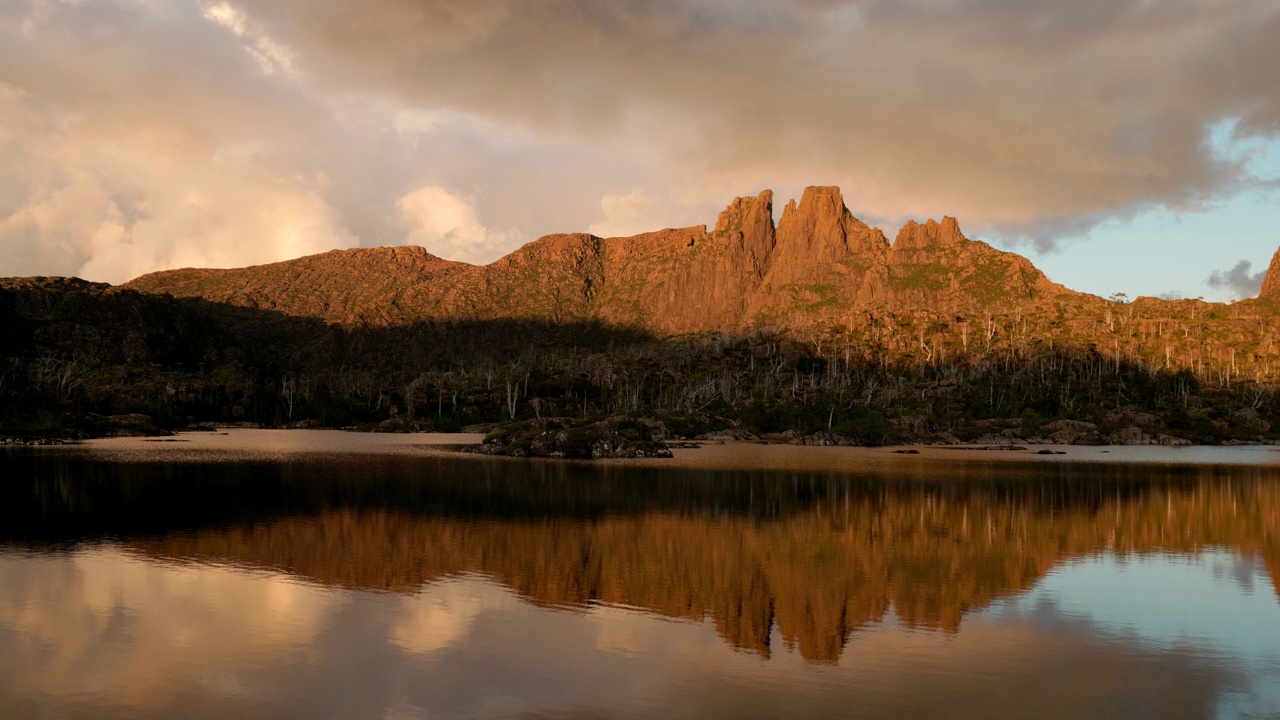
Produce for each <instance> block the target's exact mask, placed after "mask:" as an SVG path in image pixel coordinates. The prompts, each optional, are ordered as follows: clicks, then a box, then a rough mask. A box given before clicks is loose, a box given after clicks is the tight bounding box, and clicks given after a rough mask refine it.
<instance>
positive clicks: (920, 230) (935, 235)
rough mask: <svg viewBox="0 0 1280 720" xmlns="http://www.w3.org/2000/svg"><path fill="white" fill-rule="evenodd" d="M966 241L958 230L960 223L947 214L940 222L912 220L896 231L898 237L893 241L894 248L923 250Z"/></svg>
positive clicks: (955, 244) (956, 244)
mask: <svg viewBox="0 0 1280 720" xmlns="http://www.w3.org/2000/svg"><path fill="white" fill-rule="evenodd" d="M964 242H966V238H965V236H964V234H963V233H961V232H960V223H959V222H957V221H956V219H955V218H953V217H950V216H947V217H944V218H942V222H940V223H939V222H938V221H936V220H930V221H928V222H926V223H925V224H923V225H921V224H920V223H918V222H916V221H914V220H912V221H910V222H908V223H907V224H906V225H903V226H902V229H901V230H899V231H898V238H897V239H896V240H894V241H893V249H894V250H900V249H901V250H923V249H925V248H939V247H951V246H958V245H961V244H963V243H964Z"/></svg>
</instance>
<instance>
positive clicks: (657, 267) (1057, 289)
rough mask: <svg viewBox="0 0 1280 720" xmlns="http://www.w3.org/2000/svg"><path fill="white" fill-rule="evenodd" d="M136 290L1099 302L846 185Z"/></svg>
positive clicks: (716, 315)
mask: <svg viewBox="0 0 1280 720" xmlns="http://www.w3.org/2000/svg"><path fill="white" fill-rule="evenodd" d="M128 286H129V287H131V288H134V289H137V290H140V291H144V292H150V293H170V294H173V295H177V296H196V297H202V298H205V299H207V300H212V301H216V302H225V303H231V304H235V305H242V306H246V307H253V308H260V309H271V310H278V311H280V312H284V313H287V314H290V315H297V316H302V317H314V318H321V319H324V320H326V321H328V322H332V323H339V324H346V325H393V324H398V323H402V322H411V321H417V320H429V319H460V318H480V319H492V318H506V317H514V318H545V319H550V320H555V321H569V320H583V319H591V318H596V319H601V320H606V321H610V322H615V323H620V324H628V325H638V326H642V327H645V328H648V329H652V330H656V331H660V332H696V331H702V330H711V329H719V328H733V327H743V326H749V325H752V324H756V323H760V322H769V323H775V324H782V325H787V326H804V325H808V324H814V323H823V322H832V321H839V320H840V319H842V318H845V317H847V316H849V315H850V314H851V313H857V312H863V311H868V310H872V311H874V310H889V311H899V310H913V309H920V310H929V311H940V312H950V311H954V312H962V311H963V312H973V311H981V310H983V309H993V308H1000V309H1002V310H1008V309H1010V308H1012V307H1015V306H1018V305H1021V304H1026V303H1032V302H1037V303H1039V302H1045V301H1049V300H1066V301H1072V302H1084V303H1089V302H1092V301H1095V300H1097V299H1096V298H1092V297H1091V296H1085V295H1082V294H1080V293H1074V292H1072V291H1070V290H1067V289H1066V288H1063V287H1062V286H1060V285H1056V284H1054V283H1052V282H1050V281H1049V280H1048V279H1047V278H1046V277H1045V276H1044V274H1043V273H1041V272H1040V271H1039V270H1037V269H1036V268H1035V267H1034V266H1033V265H1032V264H1031V263H1030V262H1029V261H1028V260H1027V259H1026V258H1023V257H1021V256H1019V255H1016V254H1013V253H1007V252H1002V251H999V250H996V249H995V248H992V247H991V246H989V245H987V244H986V243H983V242H979V241H974V240H969V239H968V238H966V237H965V236H964V235H963V233H962V232H961V231H960V226H959V224H958V223H957V222H956V220H955V219H954V218H944V219H943V220H942V222H941V223H939V222H935V221H933V220H930V221H928V222H927V223H924V224H920V223H915V222H911V223H908V224H907V225H906V226H904V227H903V228H902V229H901V230H900V231H899V232H898V234H897V239H896V240H895V241H894V242H893V243H892V245H891V244H890V243H889V242H888V240H887V239H886V237H885V235H884V234H883V233H882V232H881V231H880V230H878V229H875V228H872V227H870V226H868V225H866V224H865V223H863V222H862V221H860V220H858V219H857V218H855V217H854V216H853V215H852V214H851V213H850V212H849V210H848V208H846V207H845V204H844V198H843V196H842V195H841V193H840V190H839V188H834V187H811V188H808V189H806V190H805V192H804V194H803V196H802V197H801V198H800V201H799V202H798V203H797V202H796V201H794V200H792V201H791V202H789V203H788V204H787V206H786V208H785V209H784V210H783V213H782V218H781V220H780V221H779V223H778V225H777V226H776V228H775V226H774V223H773V193H772V192H771V191H768V190H766V191H764V192H762V193H760V194H759V195H758V196H755V197H740V198H736V199H734V201H733V202H732V203H730V204H729V206H728V207H727V208H726V209H725V210H724V211H723V212H722V213H721V214H720V217H719V218H718V220H717V222H716V225H715V228H714V229H713V230H711V231H708V230H707V229H706V227H704V226H697V227H690V228H682V229H671V230H661V231H658V232H652V233H645V234H643V235H637V236H634V237H627V238H607V239H606V238H599V237H595V236H593V235H586V234H571V235H550V236H547V237H543V238H541V239H539V240H536V241H534V242H531V243H529V244H528V245H525V246H524V247H522V248H520V249H519V250H516V251H515V252H513V253H511V254H510V255H508V256H506V257H504V258H502V259H500V260H498V261H496V262H494V263H492V264H490V265H486V266H474V265H467V264H465V263H458V262H451V261H448V260H442V259H440V258H437V257H435V256H433V255H430V254H429V253H427V252H426V251H425V250H423V249H421V248H410V247H400V248H374V249H361V250H347V251H334V252H330V253H325V254H322V255H315V256H311V257H305V258H300V259H297V260H291V261H287V262H282V263H275V264H272V265H263V266H258V267H252V268H242V269H237V270H194V269H187V270H174V271H168V272H161V273H153V274H150V275H145V276H143V277H140V278H138V279H136V280H134V281H132V282H131V283H129V284H128ZM1277 292H1280V290H1277Z"/></svg>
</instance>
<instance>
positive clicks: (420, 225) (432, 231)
mask: <svg viewBox="0 0 1280 720" xmlns="http://www.w3.org/2000/svg"><path fill="white" fill-rule="evenodd" d="M396 207H397V208H398V209H399V210H400V215H401V217H402V218H403V219H404V221H405V223H406V224H408V225H409V227H410V228H411V230H410V232H409V235H408V237H407V238H406V242H407V243H409V244H413V245H421V246H423V247H425V248H426V249H427V250H429V251H431V252H432V253H433V254H435V255H437V256H439V257H442V258H445V259H447V260H462V261H464V262H484V261H485V260H486V259H491V258H492V257H494V256H495V255H502V254H505V253H506V252H510V251H511V250H513V249H515V247H516V246H518V244H519V242H518V239H519V235H518V233H515V232H494V231H492V230H489V229H488V228H486V227H485V226H484V225H482V224H481V223H480V219H479V217H478V216H477V215H476V209H475V206H474V205H473V204H472V202H471V201H470V200H468V199H467V198H463V197H459V196H457V195H454V194H453V193H450V192H449V191H448V190H446V189H444V188H442V187H439V186H435V185H431V186H428V187H422V188H418V189H417V190H414V191H413V192H410V193H408V194H406V195H405V196H404V197H402V198H400V199H399V200H398V201H397V202H396Z"/></svg>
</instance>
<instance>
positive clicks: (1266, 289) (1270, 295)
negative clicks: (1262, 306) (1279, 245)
mask: <svg viewBox="0 0 1280 720" xmlns="http://www.w3.org/2000/svg"><path fill="white" fill-rule="evenodd" d="M1258 297H1259V298H1267V299H1270V300H1280V250H1276V254H1275V255H1272V256H1271V266H1270V267H1268V268H1267V276H1266V277H1265V278H1263V280H1262V292H1260V293H1258Z"/></svg>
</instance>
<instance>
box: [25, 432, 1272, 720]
mask: <svg viewBox="0 0 1280 720" xmlns="http://www.w3.org/2000/svg"><path fill="white" fill-rule="evenodd" d="M471 439H474V438H463V440H471ZM157 440H158V441H157ZM456 442H460V440H459V437H458V436H430V435H401V436H390V435H381V436H380V435H361V434H353V433H339V432H328V431H251V430H233V431H229V432H226V433H191V434H183V435H179V436H177V437H175V438H164V439H120V440H103V441H94V442H91V443H86V444H84V445H78V446H67V447H53V448H11V449H6V450H3V451H0V458H2V459H3V468H4V469H3V471H2V474H0V718H81V717H83V718H116V717H119V718H150V717H156V718H160V717H164V718H168V717H184V718H205V717H208V718H226V717H237V718H288V717H308V718H311V717H317V718H507V717H536V718H597V717H602V718H646V717H672V718H719V717H732V718H774V717H780V718H806V717H814V718H829V717H854V718H911V717H947V718H1028V717H1035V718H1073V719H1074V718H1084V717H1088V718H1112V717H1114V718H1142V717H1150V718H1280V594H1278V593H1277V585H1276V581H1275V578H1276V574H1277V573H1278V572H1280V453H1278V452H1276V451H1274V450H1273V449H1271V448H1265V447H1240V448H1063V450H1064V451H1065V452H1066V453H1067V454H1066V455H1053V456H1037V455H1033V454H1031V453H1029V452H995V451H973V450H954V449H942V448H924V449H922V450H921V453H920V454H919V455H902V454H895V453H893V452H892V451H891V450H888V449H861V448H803V447H791V446H763V445H748V444H728V445H723V446H707V447H704V448H701V449H690V450H677V451H676V458H675V459H673V460H641V461H618V462H609V463H600V464H592V463H574V462H556V461H521V460H505V459H495V458H485V457H477V456H466V455H461V454H458V453H451V452H447V451H445V450H444V449H443V448H442V444H447V443H456Z"/></svg>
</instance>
